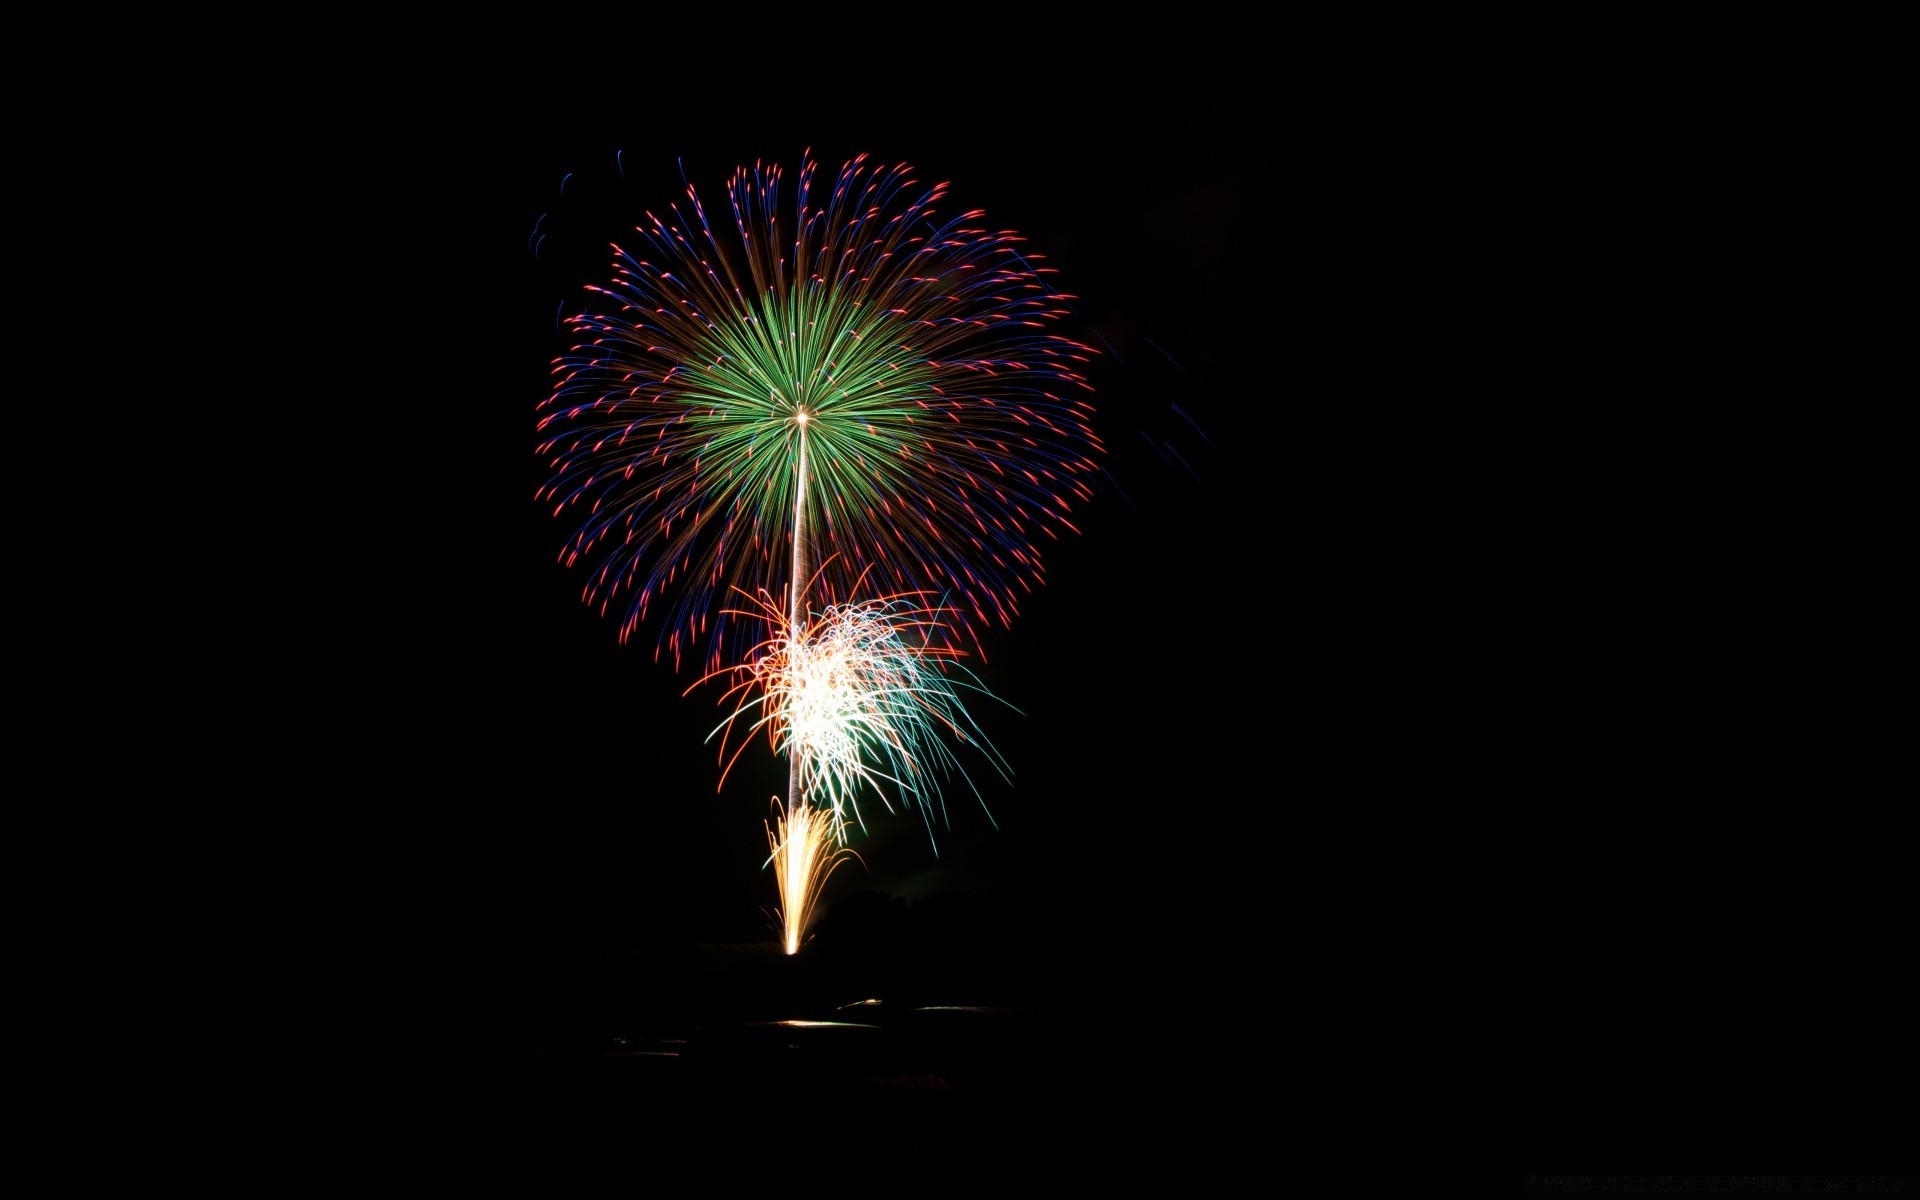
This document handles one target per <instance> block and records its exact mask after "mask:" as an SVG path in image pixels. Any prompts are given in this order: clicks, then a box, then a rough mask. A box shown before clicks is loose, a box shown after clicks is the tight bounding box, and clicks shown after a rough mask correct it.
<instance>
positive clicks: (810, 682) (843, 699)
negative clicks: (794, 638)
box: [786, 637, 874, 761]
mask: <svg viewBox="0 0 1920 1200" xmlns="http://www.w3.org/2000/svg"><path fill="white" fill-rule="evenodd" d="M864 649H865V648H864V647H862V646H860V645H859V644H858V643H856V642H853V641H852V640H851V639H847V638H841V637H835V638H828V639H825V640H822V641H819V642H815V643H812V644H807V643H804V642H800V643H796V644H795V645H794V646H793V648H792V651H791V658H790V661H789V663H788V672H789V674H788V678H787V688H788V691H787V697H786V700H787V707H786V718H787V721H788V723H789V725H790V727H791V729H792V731H793V738H794V740H795V741H796V742H798V743H799V744H800V745H801V746H803V747H805V748H806V750H807V751H808V753H809V755H810V756H811V757H813V758H815V759H825V760H828V761H835V760H839V759H843V758H847V757H850V756H852V755H854V754H856V753H857V745H856V739H855V738H854V736H853V734H852V727H853V726H854V725H855V724H856V723H857V722H859V721H861V720H862V719H863V718H870V717H871V716H872V715H873V714H872V713H871V711H870V710H871V709H872V708H873V706H874V695H873V688H872V686H871V685H870V684H869V683H868V682H867V681H866V680H865V679H864V678H863V677H862V668H863V667H870V663H868V662H866V661H865V660H864V659H863V657H862V651H863V650H864Z"/></svg>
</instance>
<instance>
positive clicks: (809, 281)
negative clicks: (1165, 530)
mask: <svg viewBox="0 0 1920 1200" xmlns="http://www.w3.org/2000/svg"><path fill="white" fill-rule="evenodd" d="M816 169H817V168H816V164H815V163H814V162H813V161H812V159H811V158H810V157H808V158H805V159H803V161H802V163H801V166H800V171H799V178H798V181H797V186H795V187H794V188H792V190H791V192H790V193H789V195H790V197H791V200H790V203H786V204H783V200H782V192H783V186H784V176H783V172H782V170H781V169H780V168H779V167H777V166H764V165H756V166H755V167H753V168H752V169H751V170H749V169H747V168H744V167H743V168H740V169H739V170H737V171H735V173H734V175H733V177H732V178H731V179H730V180H729V182H728V184H727V187H726V190H725V199H726V206H727V208H726V211H727V213H728V215H729V216H730V221H729V220H726V219H724V218H723V219H722V221H721V222H720V224H718V225H717V226H716V224H715V223H713V221H712V220H711V219H710V217H711V214H710V213H709V212H708V210H707V208H706V207H705V205H704V204H703V203H702V201H701V199H700V196H699V194H698V193H697V191H696V190H695V189H694V188H693V187H692V186H691V185H689V187H688V188H687V193H686V200H685V203H684V207H683V206H682V205H681V204H674V205H672V206H670V207H669V208H668V209H667V210H666V212H665V214H664V215H655V214H654V213H648V214H647V215H646V220H645V222H644V223H643V224H641V225H640V226H639V227H638V229H637V230H636V232H637V234H638V235H639V241H638V242H637V243H636V244H635V245H634V246H633V247H632V248H630V249H629V248H626V247H622V246H620V245H617V244H616V245H615V246H614V247H613V268H612V272H613V273H612V278H611V280H610V282H609V284H608V285H607V286H604V287H602V286H594V287H592V288H590V289H589V290H590V291H591V292H593V293H594V294H595V295H596V296H597V297H598V299H599V300H600V301H601V302H602V303H600V304H598V305H596V307H597V308H598V310H599V311H595V312H588V313H582V314H580V315H577V316H573V317H570V318H568V324H569V326H570V330H571V333H572V335H573V336H574V337H575V338H576V339H578V340H577V342H576V344H574V345H573V346H572V347H571V348H570V349H569V350H568V351H567V352H566V353H565V354H562V355H561V356H559V357H558V358H557V359H556V360H555V361H554V365H553V374H554V376H555V382H554V386H553V391H552V393H551V394H550V395H549V396H548V397H547V398H546V399H545V400H544V401H542V402H541V404H540V406H539V407H540V410H541V415H540V419H539V426H538V427H539V434H538V446H537V448H538V451H539V453H540V455H541V457H542V458H543V460H544V461H545V464H546V467H547V469H548V470H549V471H550V476H549V478H548V479H547V481H546V482H545V483H544V484H543V485H542V486H541V487H540V489H539V490H538V492H537V493H536V497H535V498H536V499H537V500H538V501H539V502H541V503H542V504H543V505H545V506H547V507H548V508H549V509H550V511H551V512H552V513H553V514H554V515H555V516H556V517H572V518H574V519H577V520H578V521H579V524H578V526H577V527H576V528H575V529H574V531H573V532H572V534H571V535H570V536H569V537H568V538H567V539H566V542H565V544H564V545H563V547H562V548H561V551H560V559H561V561H562V562H563V563H566V564H568V565H574V564H578V563H584V564H585V565H586V566H587V568H588V573H587V576H586V579H585V583H584V585H583V587H582V589H581V598H582V600H583V601H585V602H586V603H588V604H590V605H592V606H594V607H595V608H596V609H597V610H598V611H599V612H601V613H602V614H603V615H606V614H608V613H613V614H616V615H617V616H618V619H619V636H620V638H621V640H622V641H625V640H627V639H628V638H629V637H631V636H632V635H633V634H634V633H635V631H636V630H637V628H638V627H639V625H640V623H641V622H642V620H644V619H647V618H648V615H649V612H650V611H655V612H657V613H658V616H659V621H660V624H659V631H658V642H657V644H656V650H655V653H656V656H657V655H658V654H659V653H660V651H661V650H665V651H667V652H668V653H670V654H671V655H672V657H673V660H674V663H675V666H676V669H677V668H678V666H679V664H680V663H681V660H682V658H683V656H685V655H688V654H695V655H698V656H699V658H700V661H701V662H702V664H703V665H702V669H703V670H705V671H714V670H720V669H724V668H725V667H727V666H729V665H730V664H732V663H735V662H738V661H740V651H741V650H743V649H744V648H746V647H747V646H748V645H749V644H750V643H751V642H752V641H753V640H754V630H753V629H752V628H751V626H750V624H748V625H746V626H744V627H743V625H742V623H740V622H738V621H737V620H734V619H731V618H730V616H729V614H727V613H726V612H724V611H722V609H721V604H720V600H721V598H722V597H724V596H726V595H728V594H731V592H732V591H734V590H735V589H739V590H744V591H748V592H752V591H754V590H757V589H760V588H766V589H768V590H769V591H770V592H771V593H772V594H774V595H785V596H787V597H788V598H789V600H790V602H791V603H792V606H793V608H794V615H793V620H794V621H796V622H799V621H801V620H803V619H804V618H805V616H806V609H805V608H804V606H802V605H801V604H800V596H799V595H798V594H797V589H795V588H794V584H795V582H796V581H804V580H805V579H806V578H807V575H806V572H805V567H804V555H805V553H807V551H806V547H805V545H804V543H806V542H808V541H811V542H813V543H814V544H815V545H817V546H818V548H819V550H820V554H821V557H823V558H825V559H827V560H828V561H830V562H832V563H833V564H834V565H833V566H832V567H831V568H829V569H828V571H827V573H826V576H825V578H824V583H825V585H826V586H827V588H828V589H829V590H830V591H831V592H832V593H833V594H835V595H840V596H850V595H853V594H854V593H853V589H852V584H853V581H854V580H856V579H858V578H859V577H860V576H862V575H863V574H866V573H868V572H872V573H873V578H874V581H875V583H876V590H877V591H883V592H886V593H889V594H896V593H904V592H916V591H927V592H932V593H934V594H938V595H941V596H944V597H947V598H948V599H947V603H948V604H949V605H951V606H952V607H953V608H954V610H955V612H954V614H953V617H952V620H951V621H950V622H948V625H949V626H950V627H951V629H952V631H953V635H954V636H955V637H956V638H957V639H958V640H960V641H963V642H965V643H967V644H971V645H972V646H973V648H974V649H975V650H976V651H979V650H980V649H981V646H980V634H981V631H982V630H983V629H984V627H985V626H987V625H988V624H989V623H991V622H996V621H997V622H999V623H1001V624H1002V625H1003V626H1005V625H1007V624H1009V623H1010V622H1011V621H1012V619H1013V617H1014V616H1015V615H1017V614H1018V612H1019V597H1020V596H1021V595H1023V594H1025V593H1028V592H1031V591H1032V590H1033V588H1035V587H1036V586H1039V585H1040V584H1041V583H1042V582H1044V578H1045V573H1044V565H1043V562H1042V556H1041V553H1040V547H1041V544H1042V542H1043V539H1057V538H1058V536H1059V531H1060V530H1063V529H1065V530H1075V527H1074V525H1073V523H1072V521H1071V519H1070V514H1071V512H1072V509H1073V505H1074V504H1075V503H1076V502H1078V501H1085V500H1088V499H1091V497H1092V495H1093V490H1092V488H1091V487H1090V484H1089V479H1088V476H1090V475H1091V474H1092V473H1093V472H1095V471H1096V470H1098V467H1097V465H1096V464H1095V462H1094V456H1095V455H1096V454H1099V453H1103V452H1104V450H1103V447H1102V445H1101V442H1100V439H1099V437H1098V436H1097V435H1096V434H1095V433H1094V431H1093V429H1092V427H1091V424H1090V418H1091V415H1092V411H1093V409H1092V405H1091V404H1090V402H1089V399H1088V397H1089V396H1090V395H1091V392H1092V388H1091V386H1090V385H1089V384H1088V383H1087V381H1086V379H1085V377H1084V376H1083V375H1082V374H1081V368H1082V367H1083V366H1084V365H1085V364H1086V363H1087V362H1088V360H1089V359H1090V357H1091V356H1092V354H1093V353H1094V351H1093V350H1092V349H1091V348H1090V347H1088V346H1087V345H1085V344H1083V343H1081V342H1078V341H1075V340H1073V339H1071V338H1068V337H1065V336H1062V335H1061V334H1059V333H1055V332H1052V326H1053V323H1054V322H1056V321H1057V320H1059V319H1060V318H1062V317H1065V316H1067V315H1069V310H1068V303H1069V301H1070V300H1071V299H1072V298H1071V297H1070V296H1068V295H1066V294H1064V293H1061V292H1059V291H1058V290H1057V289H1055V288H1054V286H1053V285H1052V284H1051V283H1050V282H1048V277H1049V276H1050V275H1051V274H1052V268H1050V267H1046V266H1044V265H1040V264H1041V263H1042V262H1043V261H1044V260H1043V259H1042V258H1041V256H1039V255H1036V254H1029V253H1026V252H1024V251H1023V250H1022V249H1021V244H1022V242H1023V239H1022V238H1020V237H1019V236H1018V235H1017V234H1015V233H1013V232H1012V231H1010V230H997V229H993V228H991V227H990V226H988V225H987V224H986V223H985V222H984V220H983V214H982V213H981V212H979V211H978V210H974V211H964V212H958V213H955V214H952V215H948V213H947V212H946V203H945V202H946V195H947V185H946V184H944V183H935V184H932V185H930V186H929V185H923V184H920V183H919V182H917V181H916V180H915V179H914V178H913V177H912V172H911V170H910V169H909V168H908V167H906V166H905V165H900V166H893V167H881V166H878V165H874V164H870V163H869V162H868V160H867V157H866V156H865V155H862V156H861V157H859V158H856V159H854V160H853V161H851V162H848V163H846V164H845V165H844V166H843V167H842V168H841V170H840V172H839V174H838V175H837V176H835V177H834V178H833V180H832V182H831V184H830V185H828V184H824V183H822V184H816V181H815V174H816ZM729 226H730V228H729ZM803 464H804V465H803ZM803 473H804V476H805V482H804V483H803V482H802V475H803Z"/></svg>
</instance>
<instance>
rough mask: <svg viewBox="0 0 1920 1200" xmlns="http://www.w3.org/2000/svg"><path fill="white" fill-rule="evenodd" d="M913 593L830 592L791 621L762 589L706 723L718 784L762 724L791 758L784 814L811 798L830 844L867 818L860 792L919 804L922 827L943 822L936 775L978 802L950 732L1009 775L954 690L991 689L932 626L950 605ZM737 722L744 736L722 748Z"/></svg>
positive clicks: (891, 805)
mask: <svg viewBox="0 0 1920 1200" xmlns="http://www.w3.org/2000/svg"><path fill="white" fill-rule="evenodd" d="M921 600H922V597H920V596H918V595H902V596H889V597H884V598H881V599H876V600H867V601H861V602H858V603H851V604H834V605H830V606H828V607H827V608H826V609H825V610H823V611H821V612H820V613H818V614H816V615H815V616H814V617H813V618H812V619H811V620H810V621H808V622H806V623H805V624H802V625H795V624H792V623H791V622H790V620H788V619H786V615H785V614H782V613H781V612H780V609H779V607H778V606H777V605H775V604H774V603H773V602H772V600H771V599H770V598H769V597H767V596H766V595H765V594H764V593H762V594H761V596H760V597H759V598H758V613H759V615H760V617H761V618H762V619H763V620H764V621H765V622H766V624H767V626H768V627H769V628H770V629H771V630H773V633H772V635H771V636H769V637H768V638H767V639H766V640H765V641H763V642H761V643H760V645H759V646H757V647H756V648H755V649H754V652H753V653H752V654H750V655H749V657H748V659H747V661H746V662H745V663H743V664H741V665H739V666H736V667H733V668H730V669H728V670H727V671H725V672H721V673H718V674H723V675H726V676H729V677H730V678H731V684H730V686H729V687H728V689H727V691H726V693H725V695H724V696H723V697H722V700H721V702H722V703H723V704H725V703H727V702H729V701H732V702H734V704H735V707H734V708H733V710H732V711H731V712H730V713H729V714H728V715H727V717H726V719H725V720H724V721H722V722H721V724H720V725H719V726H718V727H717V728H716V729H715V730H714V734H715V735H717V736H720V737H721V760H722V763H723V769H722V772H721V785H722V786H724V785H725V782H726V774H727V771H728V770H730V769H731V767H732V765H733V762H734V761H736V760H737V759H738V757H739V755H740V753H741V751H743V750H744V749H745V747H746V745H747V744H748V743H749V742H750V741H751V740H752V736H753V735H754V734H755V733H765V734H766V736H767V738H768V740H769V742H770V743H771V744H772V746H773V749H774V750H775V752H776V753H778V754H781V755H783V756H785V757H786V758H787V760H788V762H789V763H790V764H791V791H790V797H791V799H790V803H789V817H790V819H791V817H792V814H793V813H794V811H796V809H797V808H798V807H800V806H802V804H803V803H804V804H805V805H811V806H812V807H814V808H817V809H819V810H820V812H821V814H822V819H823V820H824V821H825V827H826V829H827V830H828V832H829V833H830V834H831V836H832V838H833V840H834V841H835V843H836V844H839V845H844V844H845V843H846V839H847V823H848V821H849V820H851V821H853V822H854V823H856V824H859V825H860V826H861V827H863V828H864V826H865V819H864V818H863V817H862V815H861V811H860V799H861V797H862V796H863V795H866V794H871V795H873V796H875V797H877V798H878V799H879V800H880V802H881V803H882V804H883V805H884V806H885V807H886V808H887V810H888V811H889V812H892V811H895V805H896V803H898V804H899V805H900V806H901V807H912V808H915V809H917V810H918V811H919V812H920V814H921V817H922V819H923V820H924V821H925V823H926V826H927V830H928V833H929V835H932V834H933V831H934V823H935V817H936V816H937V817H938V818H939V820H940V823H942V824H945V822H946V810H945V806H944V801H943V800H942V797H941V785H942V783H943V782H944V781H946V780H948V779H950V778H952V777H953V776H954V775H958V776H959V777H960V778H961V779H963V780H965V781H966V783H967V785H968V787H969V788H971V789H972V790H973V793H974V796H975V798H976V799H981V801H982V805H983V807H984V803H985V802H984V799H982V798H981V797H980V793H979V789H978V788H977V787H974V785H973V780H972V779H971V778H970V777H969V776H968V775H967V773H966V771H965V769H964V767H963V765H962V763H961V761H960V758H959V756H958V755H957V754H955V753H954V751H953V749H952V748H950V746H949V744H948V743H949V740H951V741H952V742H956V743H958V744H961V745H966V746H971V747H973V748H974V749H976V750H978V751H979V752H980V753H981V754H982V755H983V756H984V757H985V758H986V759H987V760H988V762H990V763H991V764H992V765H993V766H994V768H995V769H996V770H997V771H999V772H1000V774H1001V776H1002V777H1003V778H1006V777H1008V775H1009V772H1008V768H1007V766H1006V763H1005V762H1004V760H1002V759H1001V758H1000V756H999V754H998V753H997V752H996V751H995V750H994V748H993V746H992V744H991V743H989V742H988V740H987V738H986V735H985V734H984V733H983V732H982V731H981V729H980V727H979V726H978V725H977V724H976V723H975V721H974V719H973V717H972V716H971V714H969V713H968V712H967V709H966V705H965V704H964V702H963V700H962V697H961V693H962V692H963V691H972V692H975V693H977V694H979V695H983V696H990V695H991V693H989V692H987V690H986V689H985V688H984V687H983V686H981V685H980V683H979V681H978V680H977V679H975V678H974V676H973V675H972V673H971V672H969V671H968V670H967V669H966V668H965V667H964V666H962V665H960V663H959V662H958V661H957V660H958V658H959V657H960V653H961V652H960V651H959V650H957V649H954V648H952V647H951V646H948V645H946V644H945V643H944V640H943V639H942V637H941V636H940V634H941V630H942V627H943V625H944V623H945V621H946V620H947V619H949V618H950V616H951V614H950V613H949V612H948V611H947V610H945V609H942V608H939V607H932V606H926V605H923V604H922V603H921ZM735 615H737V616H746V615H749V613H748V612H747V611H745V610H740V611H737V612H735ZM708 678H712V676H709V677H708ZM703 682H704V681H703ZM695 686H698V684H696V685H695ZM736 730H741V731H743V734H744V736H742V737H740V739H739V741H738V744H737V746H736V747H735V748H734V749H733V750H732V753H731V754H729V749H728V748H729V745H730V744H732V743H731V742H730V736H731V735H732V734H733V733H734V732H735V731H736ZM988 819H989V820H991V819H992V817H991V814H990V813H989V815H988Z"/></svg>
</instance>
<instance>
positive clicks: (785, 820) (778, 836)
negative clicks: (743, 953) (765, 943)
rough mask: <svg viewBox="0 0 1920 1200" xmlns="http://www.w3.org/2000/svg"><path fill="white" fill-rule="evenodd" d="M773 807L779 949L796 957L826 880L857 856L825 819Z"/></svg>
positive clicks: (770, 830)
mask: <svg viewBox="0 0 1920 1200" xmlns="http://www.w3.org/2000/svg"><path fill="white" fill-rule="evenodd" d="M772 807H773V816H772V817H771V818H769V820H768V821H767V847H768V849H770V850H771V851H772V852H773V853H772V856H771V857H770V858H769V859H768V862H770V863H771V864H772V866H773V875H774V881H775V886H776V887H777V888H778V889H779V893H780V943H781V945H782V947H783V948H784V949H785V950H786V952H787V953H788V954H798V953H799V952H800V943H801V942H802V941H804V940H806V935H807V929H808V927H809V926H811V925H812V924H813V918H814V916H815V914H816V912H817V909H818V905H819V902H820V892H821V889H823V888H825V887H826V886H827V877H828V876H829V875H832V874H833V872H834V869H835V868H837V867H839V866H840V865H841V864H842V863H844V862H846V861H847V860H848V859H850V858H851V859H854V860H856V861H858V859H859V855H857V854H855V853H854V852H853V851H851V850H848V849H846V848H844V847H842V846H840V845H839V844H837V843H836V841H835V840H834V835H833V827H832V823H831V822H829V821H828V820H827V819H826V816H825V814H823V813H821V812H818V811H816V810H814V809H811V808H808V807H807V806H805V805H801V806H800V807H798V808H796V809H794V810H792V811H791V812H789V813H786V814H785V815H784V816H783V815H782V809H781V804H780V798H779V797H778V796H775V797H774V798H773V802H772Z"/></svg>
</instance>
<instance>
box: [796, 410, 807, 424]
mask: <svg viewBox="0 0 1920 1200" xmlns="http://www.w3.org/2000/svg"><path fill="white" fill-rule="evenodd" d="M793 419H794V420H796V421H798V422H800V423H801V424H802V425H805V424H806V423H807V410H806V409H804V408H803V409H801V410H800V411H799V412H797V413H795V414H794V418H793Z"/></svg>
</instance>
